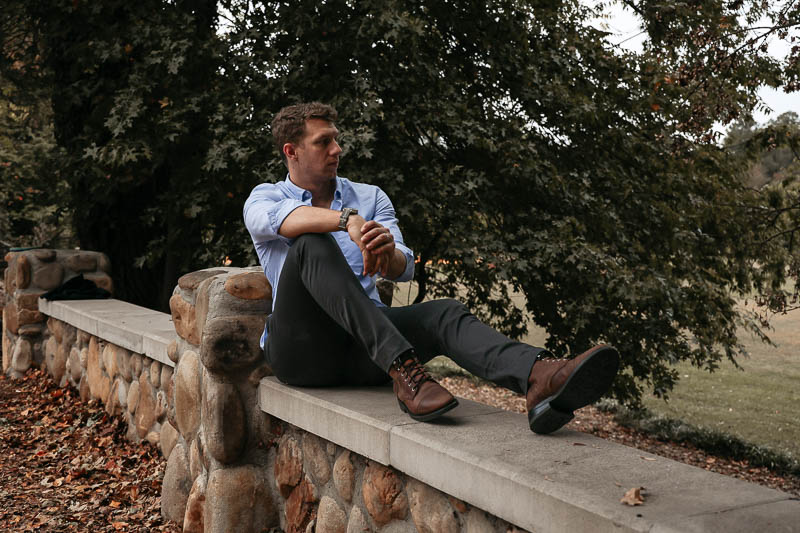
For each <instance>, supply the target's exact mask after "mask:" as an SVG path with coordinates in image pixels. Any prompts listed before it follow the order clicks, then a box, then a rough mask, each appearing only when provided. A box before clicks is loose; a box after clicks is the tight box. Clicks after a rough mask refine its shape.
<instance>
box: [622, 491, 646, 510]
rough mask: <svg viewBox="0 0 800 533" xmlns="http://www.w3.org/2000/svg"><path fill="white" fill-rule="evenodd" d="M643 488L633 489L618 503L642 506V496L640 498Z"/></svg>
mask: <svg viewBox="0 0 800 533" xmlns="http://www.w3.org/2000/svg"><path fill="white" fill-rule="evenodd" d="M643 488H644V487H633V488H632V489H631V490H629V491H628V492H626V493H625V496H623V497H622V499H621V500H620V501H619V502H620V503H624V504H626V505H631V506H633V505H642V504H643V503H644V496H642V489H643Z"/></svg>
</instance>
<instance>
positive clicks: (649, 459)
mask: <svg viewBox="0 0 800 533" xmlns="http://www.w3.org/2000/svg"><path fill="white" fill-rule="evenodd" d="M639 457H641V458H642V459H644V460H645V461H655V460H656V458H655V457H645V456H644V455H640V456H639Z"/></svg>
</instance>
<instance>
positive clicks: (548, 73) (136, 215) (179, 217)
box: [14, 0, 797, 402]
mask: <svg viewBox="0 0 800 533" xmlns="http://www.w3.org/2000/svg"><path fill="white" fill-rule="evenodd" d="M14 4H15V5H18V6H21V7H19V9H21V10H22V11H23V12H24V13H25V14H26V16H27V17H29V19H30V20H31V21H32V24H33V27H35V28H39V29H40V31H41V33H42V35H43V36H44V38H43V42H42V45H41V49H40V57H41V58H42V65H43V68H44V70H46V71H47V72H48V73H50V75H52V76H53V78H52V79H53V81H52V85H51V87H55V89H54V90H53V103H54V106H53V109H54V115H53V116H54V124H55V129H54V131H55V137H56V139H57V141H58V145H59V147H60V148H61V149H63V150H64V152H65V155H64V156H63V159H62V161H63V168H64V171H63V175H64V176H65V179H66V181H67V183H68V184H69V199H70V201H69V205H70V207H71V209H73V212H74V217H75V225H76V232H77V236H78V239H79V240H80V244H81V246H84V247H87V248H93V249H98V250H101V251H106V252H108V253H110V254H111V255H112V258H113V259H114V264H115V265H116V266H115V273H114V275H115V279H116V281H117V282H118V283H119V284H120V285H121V286H122V287H123V288H124V289H125V294H124V295H125V296H126V297H128V299H132V300H136V299H139V301H145V300H146V299H147V298H146V295H148V294H152V293H153V292H154V291H153V287H154V286H160V287H161V297H160V301H162V302H163V301H164V297H165V295H166V294H167V293H168V292H169V290H171V287H172V286H173V285H174V280H175V278H176V277H177V275H178V274H179V273H181V272H184V271H187V270H192V269H194V268H197V267H200V266H211V265H213V264H218V263H219V261H221V260H222V259H223V258H224V257H225V256H228V257H230V258H231V259H232V260H233V261H234V262H235V263H237V264H242V263H244V262H247V261H249V260H252V258H253V256H252V252H250V251H249V248H250V243H249V241H248V238H247V236H246V233H245V232H244V230H243V228H242V225H241V214H240V213H241V205H242V202H243V200H244V197H245V196H246V194H247V193H248V192H249V189H250V188H251V187H252V186H253V185H254V184H255V183H257V182H258V181H263V180H277V179H282V178H283V176H284V175H285V170H284V168H283V166H282V165H281V163H280V161H279V159H278V158H277V154H276V153H273V152H272V149H271V148H270V147H269V146H270V143H269V141H268V135H267V134H268V131H267V130H266V124H268V122H269V118H270V117H271V115H272V113H273V112H275V111H276V110H277V109H279V108H280V107H281V106H283V105H286V104H288V103H291V102H296V101H302V100H312V99H313V100H322V101H327V102H330V103H332V104H333V105H334V106H335V107H337V108H338V110H339V112H340V122H341V124H340V126H341V129H342V130H343V132H344V135H343V141H344V144H345V149H346V155H345V157H344V159H343V164H342V166H341V172H342V173H343V175H345V176H347V177H349V178H352V179H355V180H361V181H367V182H371V183H375V184H377V185H380V186H381V187H382V188H383V189H384V190H386V192H387V193H388V194H389V195H390V197H392V199H393V200H394V203H395V206H396V207H397V211H398V214H399V217H400V219H401V225H402V227H403V229H404V233H405V236H406V240H407V241H408V242H409V243H410V244H411V246H412V247H413V248H414V250H415V251H416V253H417V254H418V256H419V262H418V263H417V269H416V278H417V281H418V282H419V285H420V293H421V296H420V297H422V296H424V295H433V296H446V295H454V294H456V293H457V292H459V291H465V292H466V303H467V304H468V305H469V306H470V307H471V308H472V309H473V310H474V311H475V312H476V313H478V314H479V315H481V316H482V317H483V318H485V319H486V320H488V321H490V322H491V323H493V324H494V325H495V326H497V327H499V328H500V329H502V330H503V331H505V332H507V333H509V334H511V335H519V334H521V333H523V332H524V330H525V319H526V318H532V319H533V320H534V321H535V322H536V323H537V324H539V325H541V326H544V327H545V328H546V329H547V330H548V332H549V333H550V339H549V341H548V348H550V349H551V350H553V351H555V352H557V353H559V354H564V353H568V352H576V351H580V350H581V349H583V348H585V346H586V345H587V344H589V343H592V342H596V341H601V340H605V341H608V342H612V343H613V344H615V345H617V346H618V348H620V351H621V353H622V354H623V365H624V368H625V371H624V372H623V373H622V374H621V375H620V377H619V379H618V380H617V383H616V384H615V389H614V392H615V394H616V395H617V396H618V397H619V398H621V399H623V400H627V401H631V402H636V401H637V400H638V398H639V396H640V395H641V393H642V391H643V388H644V386H647V387H649V388H652V389H653V390H655V391H656V392H657V393H659V394H664V395H665V394H666V393H667V392H668V391H669V389H670V388H671V387H672V385H673V384H674V382H675V380H676V379H677V376H676V372H675V371H674V369H672V367H671V365H672V364H673V363H676V362H678V361H683V360H688V361H691V362H692V363H694V364H696V365H698V366H705V367H708V368H714V367H715V366H716V365H717V364H718V363H719V361H720V360H722V359H724V358H728V359H730V360H732V361H735V359H736V357H737V356H738V355H739V354H741V353H742V351H743V348H742V347H741V345H740V344H739V343H738V340H737V327H739V326H742V325H743V326H745V327H748V328H750V329H751V330H753V331H755V332H757V333H762V324H761V322H760V321H759V320H758V318H759V317H757V316H755V315H748V314H746V313H745V312H743V311H742V310H740V309H739V308H738V307H737V305H736V304H737V300H736V298H737V297H739V296H741V295H746V294H750V293H751V292H752V291H756V292H763V293H766V292H769V291H775V290H776V288H780V287H782V286H783V285H782V284H783V282H784V281H785V280H786V276H787V275H789V274H791V272H792V271H791V270H790V265H791V264H792V263H791V261H792V255H791V252H790V250H791V248H790V247H788V246H787V243H788V241H787V240H786V239H785V238H784V237H787V238H788V235H789V233H785V234H783V235H782V236H781V237H780V238H775V239H772V240H770V241H768V242H766V243H765V242H764V238H763V235H764V231H765V230H766V229H767V228H768V227H772V228H774V229H778V231H779V232H783V231H784V230H785V229H788V228H790V226H788V225H787V224H789V222H788V221H789V220H790V218H791V217H789V216H785V215H788V214H790V211H785V212H782V211H780V209H782V208H781V207H780V205H782V204H781V202H783V201H784V200H780V201H778V202H773V203H772V204H769V203H768V204H765V203H764V195H763V194H762V192H761V191H756V190H752V189H748V188H746V187H745V186H744V185H743V184H742V181H741V179H740V176H741V168H742V164H741V159H740V157H739V156H737V155H736V154H733V153H731V152H729V151H727V150H725V149H724V148H721V147H720V146H718V145H717V144H716V143H715V137H714V135H713V130H712V124H713V123H714V121H716V120H722V121H723V122H730V121H732V120H734V119H736V118H737V117H740V116H743V115H746V114H747V113H748V112H749V110H751V109H752V108H753V106H754V105H756V103H757V100H756V96H755V91H756V89H757V86H758V85H760V84H762V83H772V84H774V85H782V86H784V87H787V88H789V89H796V87H797V85H796V83H797V73H796V72H795V70H793V69H796V65H797V63H796V54H795V56H792V57H790V58H789V59H788V60H787V62H786V63H785V64H778V63H776V62H775V61H773V60H771V59H770V58H769V57H767V55H766V54H765V53H764V52H762V51H761V49H760V45H761V43H762V40H760V39H758V38H755V39H754V38H753V37H752V35H751V34H750V33H748V31H747V30H746V25H747V24H751V23H753V24H754V23H755V22H754V21H756V20H759V19H761V18H763V17H768V18H769V17H773V19H772V20H771V22H770V24H771V25H772V26H770V27H774V28H777V29H775V30H770V31H774V32H776V33H780V34H781V35H783V33H786V32H791V31H794V28H795V27H796V24H795V21H796V20H797V16H796V15H797V7H796V6H795V5H794V3H791V2H790V3H788V8H786V9H783V7H785V6H783V7H776V8H773V7H769V6H766V7H762V3H761V2H756V1H755V0H753V1H750V2H732V3H725V4H723V3H721V2H717V1H712V0H707V1H702V2H691V3H681V4H673V3H666V4H665V3H659V2H651V1H641V2H636V1H633V0H632V1H631V2H629V5H631V6H632V7H633V8H634V9H636V10H637V11H638V12H640V13H641V14H642V16H643V20H644V21H645V24H646V27H647V29H648V32H649V35H650V40H649V42H648V45H647V46H646V49H645V53H644V54H641V55H635V54H631V53H627V52H624V51H622V50H619V49H616V48H614V47H612V46H610V45H609V44H608V43H607V42H606V40H605V38H604V37H605V34H604V33H603V32H602V31H599V30H597V29H595V28H593V27H592V26H591V25H590V23H589V22H590V20H591V18H592V17H593V16H594V14H595V11H594V10H593V9H591V8H589V7H586V6H584V5H582V4H581V3H580V2H578V1H577V0H565V1H562V2H545V1H526V0H492V1H485V2H466V1H452V0H451V1H447V0H426V1H422V2H420V1H411V0H381V1H377V0H362V1H359V2H352V1H349V0H328V1H314V2H311V1H308V0H296V1H293V2H291V3H290V2H284V1H267V2H255V1H247V0H225V1H223V2H221V3H220V4H219V5H217V3H215V2H202V3H198V4H191V3H188V2H178V1H175V2H170V1H166V0H164V1H157V0H145V1H143V2H139V3H135V4H131V3H127V2H120V1H116V0H112V1H109V2H103V3H102V4H101V5H97V4H96V3H91V4H89V3H83V2H80V1H77V2H70V3H57V5H56V6H55V7H53V6H52V5H51V4H52V3H47V4H46V5H45V3H44V2H33V3H30V2H25V3H22V2H15V3H14ZM782 32H783V33H782ZM788 35H789V34H788V33H786V35H783V36H784V37H787V36H788ZM109 185H111V186H112V187H109ZM765 205H766V206H767V207H766V209H767V210H769V212H770V213H772V214H773V215H775V214H777V217H772V218H770V217H768V216H767V215H766V214H765V210H764V209H763V208H764V206H765ZM776 210H777V211H776ZM770 225H771V226H770ZM781 228H783V229H781ZM512 291H517V292H519V293H522V294H523V295H524V296H525V297H526V305H525V307H524V308H516V307H514V305H513V304H512V302H511V299H510V296H511V293H512Z"/></svg>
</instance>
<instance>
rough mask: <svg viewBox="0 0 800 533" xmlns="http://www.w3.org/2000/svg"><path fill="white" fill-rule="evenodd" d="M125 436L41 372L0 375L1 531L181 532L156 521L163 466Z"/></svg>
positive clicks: (151, 450) (117, 423)
mask: <svg viewBox="0 0 800 533" xmlns="http://www.w3.org/2000/svg"><path fill="white" fill-rule="evenodd" d="M125 432H126V427H125V422H124V421H123V420H122V418H120V417H109V416H108V415H107V414H106V413H105V411H104V410H103V407H102V406H101V405H100V404H99V403H98V402H96V401H92V402H90V403H89V404H86V403H84V402H82V401H81V400H80V398H79V397H78V393H77V391H75V390H73V389H71V388H67V389H61V388H58V387H57V386H56V385H55V383H53V381H52V380H51V379H50V378H49V377H47V376H46V375H45V374H44V373H43V372H42V371H39V370H36V371H30V372H28V374H26V375H25V378H24V380H22V381H13V380H10V379H8V378H6V377H5V376H2V375H0V502H3V503H2V505H0V531H92V532H106V531H180V528H179V527H178V526H177V525H176V524H173V523H169V522H165V521H164V519H163V518H162V517H161V505H160V496H161V479H162V478H163V476H164V468H165V466H166V462H165V461H164V460H163V458H162V457H161V455H160V452H159V451H158V449H157V448H156V447H155V446H152V445H151V444H149V443H147V442H145V443H141V444H133V443H131V442H129V441H127V440H126V439H125Z"/></svg>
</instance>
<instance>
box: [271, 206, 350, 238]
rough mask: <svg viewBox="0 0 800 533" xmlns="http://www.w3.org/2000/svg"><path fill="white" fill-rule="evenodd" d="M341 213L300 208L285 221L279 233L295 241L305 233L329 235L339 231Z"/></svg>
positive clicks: (331, 210) (323, 209) (318, 208)
mask: <svg viewBox="0 0 800 533" xmlns="http://www.w3.org/2000/svg"><path fill="white" fill-rule="evenodd" d="M340 216H341V212H340V211H336V210H333V209H325V208H323V207H311V206H303V207H298V208H297V209H295V210H294V211H292V212H291V213H289V216H287V217H286V218H285V219H283V223H282V224H281V227H280V228H278V233H279V234H280V235H282V236H284V237H286V238H287V239H294V238H296V237H299V236H300V235H302V234H304V233H329V232H332V231H339V217H340Z"/></svg>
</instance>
